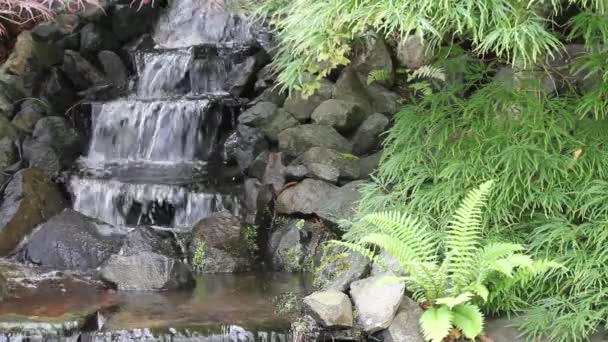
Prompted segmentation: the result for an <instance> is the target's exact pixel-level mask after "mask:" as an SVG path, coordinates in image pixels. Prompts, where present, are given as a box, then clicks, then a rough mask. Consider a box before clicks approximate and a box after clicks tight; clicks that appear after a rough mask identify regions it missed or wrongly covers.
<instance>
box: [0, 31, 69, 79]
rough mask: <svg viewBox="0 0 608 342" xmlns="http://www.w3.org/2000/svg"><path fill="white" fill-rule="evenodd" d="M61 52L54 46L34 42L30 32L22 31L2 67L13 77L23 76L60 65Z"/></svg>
mask: <svg viewBox="0 0 608 342" xmlns="http://www.w3.org/2000/svg"><path fill="white" fill-rule="evenodd" d="M61 57H62V51H61V50H60V49H59V48H58V47H57V46H55V45H54V44H49V43H46V42H38V41H35V40H34V38H33V37H32V33H31V31H22V32H21V33H19V36H18V37H17V41H16V42H15V46H14V47H13V49H12V52H11V54H10V56H9V57H8V59H7V60H6V61H5V62H4V64H3V67H4V68H6V70H8V71H10V72H11V73H13V74H14V75H19V76H25V75H27V74H29V73H31V72H38V71H41V70H43V69H44V68H48V67H50V66H52V65H54V64H57V63H60V62H61Z"/></svg>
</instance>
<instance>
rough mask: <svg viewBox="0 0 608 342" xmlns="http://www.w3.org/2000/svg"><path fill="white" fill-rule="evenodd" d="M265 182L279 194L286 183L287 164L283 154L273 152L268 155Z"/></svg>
mask: <svg viewBox="0 0 608 342" xmlns="http://www.w3.org/2000/svg"><path fill="white" fill-rule="evenodd" d="M263 181H264V184H266V185H268V186H270V189H271V190H272V192H273V193H275V194H278V193H279V192H280V191H281V189H283V186H284V185H285V165H283V155H282V153H280V152H273V153H270V154H269V155H268V163H267V164H266V169H265V170H264V180H263Z"/></svg>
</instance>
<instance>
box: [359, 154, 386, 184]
mask: <svg viewBox="0 0 608 342" xmlns="http://www.w3.org/2000/svg"><path fill="white" fill-rule="evenodd" d="M381 158H382V151H379V152H376V153H374V154H372V155H369V156H367V157H363V158H359V171H360V177H361V178H365V177H369V175H371V174H372V173H374V172H375V171H376V170H377V169H378V165H379V164H380V159H381Z"/></svg>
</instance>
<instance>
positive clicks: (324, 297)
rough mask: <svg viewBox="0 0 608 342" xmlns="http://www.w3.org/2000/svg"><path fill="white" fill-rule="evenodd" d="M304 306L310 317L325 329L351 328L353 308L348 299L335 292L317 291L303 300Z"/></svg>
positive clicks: (342, 294)
mask: <svg viewBox="0 0 608 342" xmlns="http://www.w3.org/2000/svg"><path fill="white" fill-rule="evenodd" d="M304 306H305V308H306V310H307V311H308V312H309V313H310V315H311V316H312V317H313V318H314V319H315V321H317V323H319V324H321V325H322V326H323V327H326V328H350V327H352V326H353V307H352V304H351V303H350V299H349V298H348V296H347V295H345V294H344V293H342V292H340V291H337V290H326V291H317V292H314V293H312V294H311V295H309V296H306V297H305V298H304Z"/></svg>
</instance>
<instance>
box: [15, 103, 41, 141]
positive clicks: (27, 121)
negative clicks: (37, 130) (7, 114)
mask: <svg viewBox="0 0 608 342" xmlns="http://www.w3.org/2000/svg"><path fill="white" fill-rule="evenodd" d="M46 113H47V109H46V108H44V107H43V106H42V105H40V106H36V105H28V106H23V105H22V106H21V110H19V112H17V114H15V116H14V117H13V120H12V121H11V123H12V124H13V126H15V127H16V128H18V129H19V130H21V131H22V132H25V133H28V134H31V133H32V132H33V131H34V126H35V125H36V122H38V120H40V119H42V118H43V117H44V116H45V115H46Z"/></svg>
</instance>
